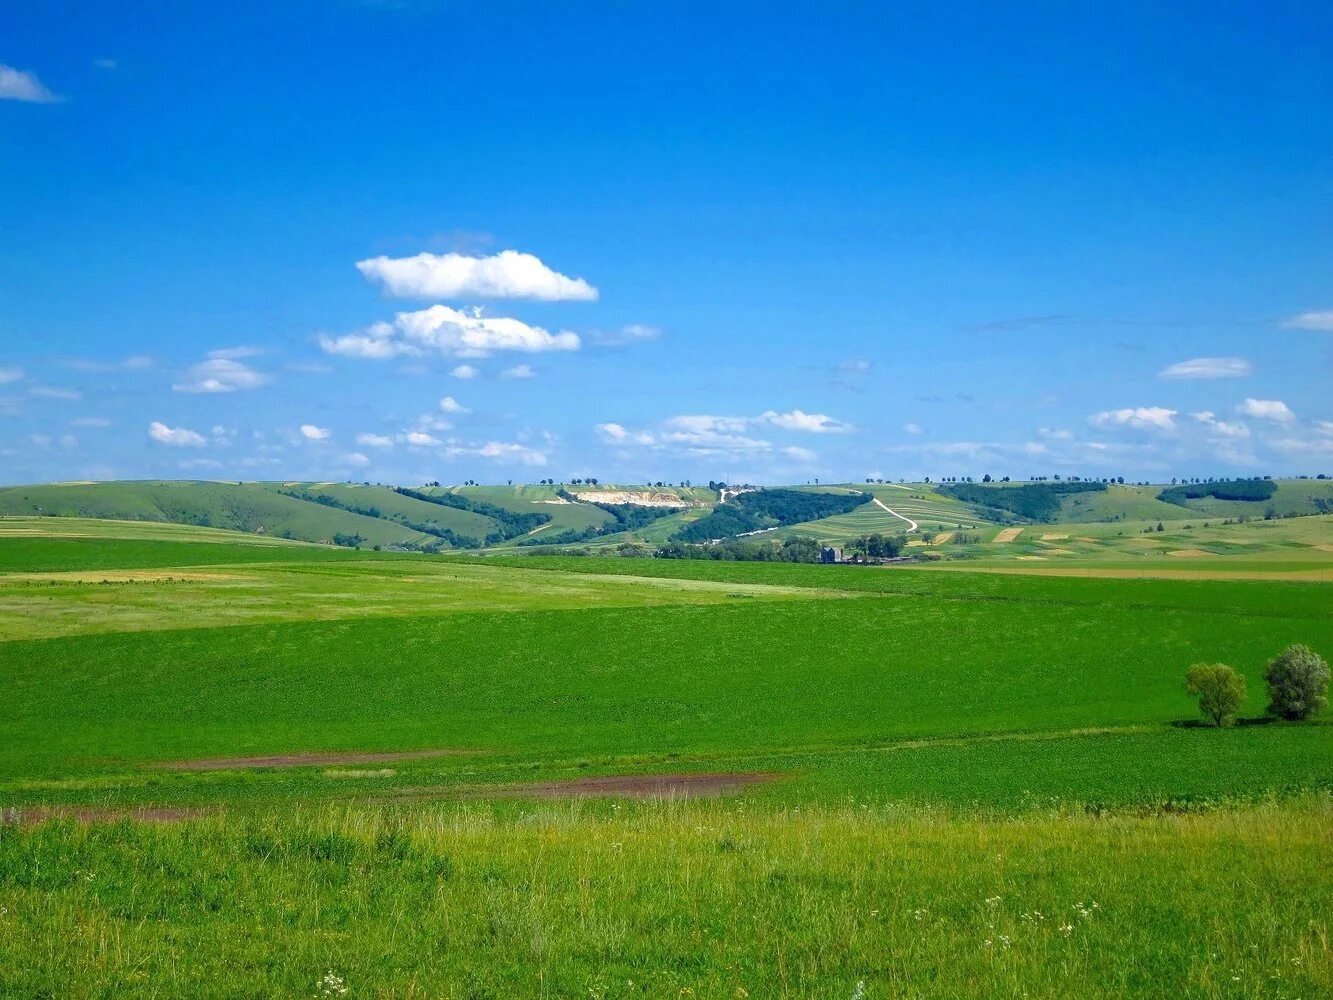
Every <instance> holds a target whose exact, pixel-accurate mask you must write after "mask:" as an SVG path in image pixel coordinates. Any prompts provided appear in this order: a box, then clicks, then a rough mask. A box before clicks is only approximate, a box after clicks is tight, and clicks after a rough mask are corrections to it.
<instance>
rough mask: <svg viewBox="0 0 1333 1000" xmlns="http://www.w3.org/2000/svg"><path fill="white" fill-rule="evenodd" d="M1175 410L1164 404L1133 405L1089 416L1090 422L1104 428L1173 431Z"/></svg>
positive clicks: (1174, 427)
mask: <svg viewBox="0 0 1333 1000" xmlns="http://www.w3.org/2000/svg"><path fill="white" fill-rule="evenodd" d="M1175 416H1176V411H1175V410H1168V409H1166V408H1165V407H1163V406H1133V407H1126V408H1125V409H1122V410H1103V411H1102V412H1101V413H1094V414H1093V415H1092V416H1090V417H1089V418H1088V423H1090V424H1092V426H1094V427H1100V428H1103V429H1108V430H1109V429H1115V428H1119V427H1132V428H1135V429H1137V430H1156V431H1173V430H1175V429H1176V424H1175V419H1174V418H1175Z"/></svg>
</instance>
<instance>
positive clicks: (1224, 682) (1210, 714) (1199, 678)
mask: <svg viewBox="0 0 1333 1000" xmlns="http://www.w3.org/2000/svg"><path fill="white" fill-rule="evenodd" d="M1185 680H1186V688H1187V690H1188V691H1189V693H1190V694H1193V695H1198V698H1199V711H1200V712H1202V713H1203V715H1204V718H1206V719H1208V720H1209V721H1210V722H1211V723H1212V724H1213V725H1214V726H1223V727H1225V726H1230V725H1233V724H1234V723H1235V721H1236V710H1237V709H1238V708H1240V706H1241V704H1242V703H1243V702H1244V701H1245V678H1244V677H1243V676H1242V675H1241V674H1240V673H1239V672H1238V671H1236V670H1233V669H1232V668H1231V667H1228V666H1227V665H1226V664H1225V663H1196V664H1194V666H1192V667H1190V669H1189V673H1188V674H1186V675H1185Z"/></svg>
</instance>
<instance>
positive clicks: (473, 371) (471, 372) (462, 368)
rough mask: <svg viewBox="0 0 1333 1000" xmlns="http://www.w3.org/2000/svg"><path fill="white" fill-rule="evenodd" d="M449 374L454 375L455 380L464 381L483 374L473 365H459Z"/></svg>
mask: <svg viewBox="0 0 1333 1000" xmlns="http://www.w3.org/2000/svg"><path fill="white" fill-rule="evenodd" d="M449 374H450V375H452V376H453V377H454V378H463V379H467V378H476V377H477V376H478V375H480V374H481V370H480V369H478V368H474V367H472V365H457V366H455V367H454V370H453V371H451V372H450V373H449Z"/></svg>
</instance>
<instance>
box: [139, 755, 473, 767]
mask: <svg viewBox="0 0 1333 1000" xmlns="http://www.w3.org/2000/svg"><path fill="white" fill-rule="evenodd" d="M465 753H471V751H469V750H406V751H400V752H391V753H289V754H278V755H275V756H272V757H210V758H207V759H205V760H178V761H169V762H166V763H161V764H155V765H153V766H154V767H160V768H165V769H167V770H169V771H227V770H231V769H233V768H242V767H318V766H322V765H325V764H380V763H383V762H385V761H390V760H420V759H422V758H425V757H452V756H455V755H457V754H465Z"/></svg>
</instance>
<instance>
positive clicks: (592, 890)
mask: <svg viewBox="0 0 1333 1000" xmlns="http://www.w3.org/2000/svg"><path fill="white" fill-rule="evenodd" d="M1331 819H1333V808H1331V807H1330V800H1329V799H1328V798H1327V797H1326V796H1313V797H1306V798H1304V799H1301V800H1295V801H1292V800H1288V801H1287V802H1285V803H1271V804H1265V805H1260V806H1257V807H1254V808H1246V809H1227V810H1221V811H1214V812H1206V813H1202V814H1196V815H1165V816H1161V815H1159V816H1131V815H1119V816H1105V815H1104V816H1101V817H1094V816H1090V815H1063V814H1058V813H1046V814H1036V813H1029V814H1025V815H1021V816H1009V817H1003V816H992V815H986V814H980V815H975V814H974V815H966V814H959V813H956V812H950V811H944V810H931V809H921V808H914V809H907V808H905V807H896V808H895V807H890V808H883V809H873V810H872V809H865V810H849V809H824V808H814V809H808V808H802V809H795V808H789V809H773V808H760V807H756V806H755V805H754V803H746V802H732V803H725V802H712V803H640V804H633V803H630V804H625V805H623V806H614V805H587V804H546V805H541V806H535V807H534V806H529V807H521V806H519V807H514V806H513V805H512V804H511V807H510V808H508V809H507V810H506V809H495V808H492V807H489V806H481V805H473V806H457V805H455V806H449V807H441V808H438V809H433V810H431V809H427V810H414V811H411V812H394V811H385V810H369V809H356V810H331V809H319V810H314V811H308V812H300V811H294V812H286V813H275V814H272V815H267V816H264V815H260V816H254V817H249V818H243V817H227V816H219V817H214V818H209V819H202V820H193V821H188V822H184V823H180V824H176V825H158V826H147V825H137V824H132V823H121V824H112V825H93V826H87V827H80V826H75V825H72V824H64V823H51V824H46V825H42V826H35V827H29V828H7V829H0V994H2V995H4V996H57V995H58V996H74V997H80V996H111V995H124V994H135V995H152V996H159V997H175V996H191V997H196V996H316V995H321V994H323V995H343V994H340V993H339V992H338V991H339V990H340V989H345V990H346V991H347V992H346V994H345V995H347V996H356V997H365V996H403V997H452V998H478V997H628V996H635V997H645V996H646V997H673V998H679V997H725V998H733V1000H734V998H744V997H751V998H760V997H842V998H851V997H856V996H861V997H866V998H874V997H889V996H893V997H928V996H929V997H957V996H986V997H1002V996H1003V997H1017V996H1027V997H1081V998H1082V997H1123V996H1129V995H1134V996H1146V995H1151V996H1200V997H1231V996H1237V997H1239V996H1245V997H1260V996H1262V997H1302V996H1303V997H1316V996H1327V995H1328V991H1329V990H1330V989H1333V964H1331V962H1330V951H1329V947H1328V922H1329V914H1330V913H1333V871H1331V870H1330V868H1329V866H1328V864H1327V859H1328V856H1329V855H1328V852H1329V848H1330V847H1331V846H1333V843H1331V840H1333V838H1331V837H1330V830H1333V824H1330V820H1331Z"/></svg>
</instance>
